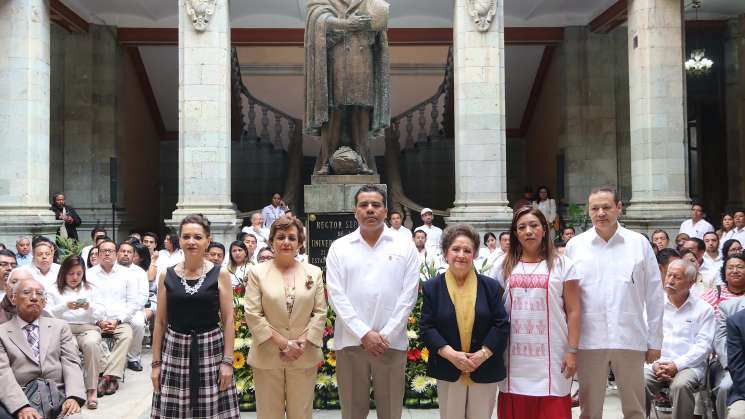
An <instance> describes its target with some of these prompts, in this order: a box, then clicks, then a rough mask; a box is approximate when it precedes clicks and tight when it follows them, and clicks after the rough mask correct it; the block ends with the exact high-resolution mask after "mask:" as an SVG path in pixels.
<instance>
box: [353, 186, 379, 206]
mask: <svg viewBox="0 0 745 419" xmlns="http://www.w3.org/2000/svg"><path fill="white" fill-rule="evenodd" d="M367 192H374V193H377V194H380V196H382V197H383V206H384V207H387V205H386V196H385V191H384V190H383V188H381V187H380V186H377V185H362V187H360V188H359V189H358V190H357V193H356V194H354V205H355V206H357V202H358V201H357V198H359V196H360V194H361V193H367Z"/></svg>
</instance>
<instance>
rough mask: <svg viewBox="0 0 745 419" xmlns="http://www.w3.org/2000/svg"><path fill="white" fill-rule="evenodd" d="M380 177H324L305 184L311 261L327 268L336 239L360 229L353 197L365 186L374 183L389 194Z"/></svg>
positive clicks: (309, 256)
mask: <svg viewBox="0 0 745 419" xmlns="http://www.w3.org/2000/svg"><path fill="white" fill-rule="evenodd" d="M379 182H380V176H379V175H340V176H336V175H324V176H316V175H314V176H313V177H312V178H311V184H310V185H305V213H306V214H307V215H308V249H307V250H308V262H309V263H310V264H312V265H316V266H319V267H321V268H323V269H324V270H325V269H326V254H327V253H328V250H329V247H330V246H331V243H333V241H334V240H336V239H338V238H339V237H342V236H345V235H347V234H349V233H351V232H353V231H354V230H356V229H357V220H355V218H354V207H355V205H354V195H355V194H356V193H357V191H358V190H359V189H360V187H362V186H363V185H368V184H374V185H375V186H378V187H380V188H381V189H383V190H384V191H386V193H387V187H386V185H382V184H380V183H379Z"/></svg>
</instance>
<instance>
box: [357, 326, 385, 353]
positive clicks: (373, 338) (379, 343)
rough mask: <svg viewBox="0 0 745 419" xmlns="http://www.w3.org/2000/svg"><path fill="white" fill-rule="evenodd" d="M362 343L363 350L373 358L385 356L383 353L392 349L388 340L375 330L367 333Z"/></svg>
mask: <svg viewBox="0 0 745 419" xmlns="http://www.w3.org/2000/svg"><path fill="white" fill-rule="evenodd" d="M361 343H362V348H363V349H364V350H365V351H366V352H367V353H369V354H370V355H372V356H373V357H379V356H380V355H383V353H384V352H385V351H387V350H388V348H390V347H391V343H390V342H388V339H386V338H385V337H384V336H383V335H381V334H380V333H378V332H376V331H374V330H371V331H369V332H367V333H366V334H365V336H362V339H361Z"/></svg>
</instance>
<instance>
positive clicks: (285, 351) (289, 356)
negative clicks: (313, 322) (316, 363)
mask: <svg viewBox="0 0 745 419" xmlns="http://www.w3.org/2000/svg"><path fill="white" fill-rule="evenodd" d="M305 345H306V339H305V338H304V337H301V338H299V339H296V340H289V339H288V340H287V344H286V345H285V346H284V348H282V347H280V350H279V359H281V360H282V361H285V362H292V361H294V360H296V359H298V358H300V356H302V355H303V353H304V352H305Z"/></svg>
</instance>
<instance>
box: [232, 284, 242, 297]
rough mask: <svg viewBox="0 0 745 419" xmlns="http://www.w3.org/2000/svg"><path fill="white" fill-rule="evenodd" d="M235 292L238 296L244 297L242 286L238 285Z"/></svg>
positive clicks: (234, 289)
mask: <svg viewBox="0 0 745 419" xmlns="http://www.w3.org/2000/svg"><path fill="white" fill-rule="evenodd" d="M233 291H234V292H235V293H236V294H238V295H242V294H243V289H241V286H240V285H236V286H235V288H233Z"/></svg>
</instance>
